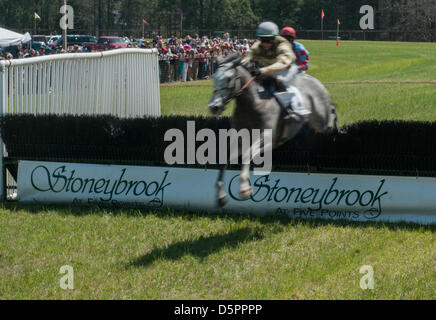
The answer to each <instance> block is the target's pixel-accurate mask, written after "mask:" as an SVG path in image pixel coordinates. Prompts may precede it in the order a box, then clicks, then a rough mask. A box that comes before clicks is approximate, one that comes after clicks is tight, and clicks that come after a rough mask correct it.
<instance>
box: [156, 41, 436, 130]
mask: <svg viewBox="0 0 436 320" xmlns="http://www.w3.org/2000/svg"><path fill="white" fill-rule="evenodd" d="M302 43H303V44H304V45H305V46H306V48H307V49H308V50H309V51H310V70H309V73H310V74H312V75H314V76H315V77H317V78H318V79H320V80H321V81H322V82H324V83H327V84H326V88H327V89H328V91H329V92H330V95H331V98H332V101H333V102H334V103H335V104H336V105H337V109H338V116H339V123H340V125H345V124H349V123H351V122H356V121H359V120H370V119H378V120H391V119H402V120H423V121H436V85H434V84H433V85H429V84H427V85H421V84H360V85H359V84H357V85H356V84H340V83H341V82H365V81H388V82H390V81H394V82H410V81H413V82H418V81H424V82H428V81H436V54H435V52H436V43H403V42H398V43H397V42H342V43H341V46H340V47H339V48H338V47H336V45H335V43H334V42H332V41H324V42H322V41H302ZM332 82H335V83H337V82H339V84H328V83H332ZM212 90H213V89H212V81H195V82H187V83H178V84H171V85H168V84H165V85H163V86H162V88H161V105H162V112H163V114H187V115H209V113H208V110H207V102H208V100H209V99H210V97H211V94H212ZM233 107H234V103H232V104H230V105H229V106H228V107H227V110H226V112H225V114H224V115H227V116H229V115H231V112H232V109H233Z"/></svg>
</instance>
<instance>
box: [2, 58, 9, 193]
mask: <svg viewBox="0 0 436 320" xmlns="http://www.w3.org/2000/svg"><path fill="white" fill-rule="evenodd" d="M6 86H7V79H6V66H5V62H2V61H0V117H2V116H3V114H4V110H6V106H7V101H8V100H7V99H8V94H7V91H6ZM3 150H4V144H3V139H2V138H1V137H0V201H4V200H6V189H5V185H6V183H5V179H6V171H5V170H6V169H5V164H4V152H3Z"/></svg>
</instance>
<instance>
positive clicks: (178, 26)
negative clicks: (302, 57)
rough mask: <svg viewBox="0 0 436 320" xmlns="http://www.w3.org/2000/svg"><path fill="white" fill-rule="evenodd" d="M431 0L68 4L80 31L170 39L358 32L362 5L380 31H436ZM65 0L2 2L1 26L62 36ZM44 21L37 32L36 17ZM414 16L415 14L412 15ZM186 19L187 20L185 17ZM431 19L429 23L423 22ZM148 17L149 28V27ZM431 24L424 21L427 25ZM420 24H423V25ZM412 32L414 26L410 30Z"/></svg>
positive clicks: (102, 0)
mask: <svg viewBox="0 0 436 320" xmlns="http://www.w3.org/2000/svg"><path fill="white" fill-rule="evenodd" d="M433 1H434V0H431V1H427V0H406V1H403V0H402V1H400V0H68V4H69V5H71V6H72V7H73V8H74V31H73V32H74V33H90V34H94V35H101V34H103V33H106V34H109V33H119V34H120V35H121V33H123V34H125V35H129V34H132V35H136V36H138V35H140V34H141V33H142V30H143V28H144V30H145V31H147V32H149V31H150V30H152V31H153V32H155V33H162V34H165V35H169V34H170V33H174V34H181V33H183V31H188V30H189V31H194V32H198V33H202V31H203V33H205V31H206V30H207V31H209V32H210V31H212V30H223V31H225V30H254V29H255V28H256V26H257V24H258V23H259V22H261V21H265V20H271V21H274V22H276V23H277V24H278V25H279V26H285V25H291V26H294V27H295V28H296V29H297V30H319V29H320V25H321V10H322V9H323V10H324V12H325V19H324V28H325V29H335V28H336V24H337V19H340V22H341V29H344V30H347V29H348V30H358V29H360V27H359V21H360V18H361V17H362V14H360V13H359V9H360V7H361V6H362V5H371V6H373V7H374V9H375V12H376V16H375V22H376V29H379V28H381V27H382V28H383V29H394V30H396V29H398V30H404V29H405V28H407V27H408V26H409V27H413V28H417V27H419V28H420V29H425V30H426V31H427V32H429V31H430V32H434V31H436V30H435V17H434V16H433V17H432V14H433V12H432V10H429V8H427V7H426V6H427V5H426V3H428V6H432V4H431V3H432V2H433ZM62 4H63V0H0V26H2V27H6V28H9V29H13V30H17V31H36V32H41V33H60V27H59V19H60V17H61V14H60V13H59V9H60V7H61V5H62ZM35 12H36V13H37V14H38V15H39V17H40V18H41V19H38V20H37V21H36V22H37V23H36V30H33V29H34V19H35V18H34V13H35ZM409 12H410V13H411V14H410V15H409V14H408V13H409ZM182 17H183V19H181V18H182ZM423 17H425V19H424V18H423ZM143 19H145V21H146V24H143ZM423 21H424V22H425V23H422V22H423ZM418 22H419V23H418ZM408 30H409V31H410V28H409V29H408Z"/></svg>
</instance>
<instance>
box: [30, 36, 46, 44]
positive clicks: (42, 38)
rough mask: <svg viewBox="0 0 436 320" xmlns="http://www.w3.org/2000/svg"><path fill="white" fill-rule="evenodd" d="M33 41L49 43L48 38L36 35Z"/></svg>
mask: <svg viewBox="0 0 436 320" xmlns="http://www.w3.org/2000/svg"><path fill="white" fill-rule="evenodd" d="M32 41H36V42H44V43H47V38H46V36H42V35H34V36H32Z"/></svg>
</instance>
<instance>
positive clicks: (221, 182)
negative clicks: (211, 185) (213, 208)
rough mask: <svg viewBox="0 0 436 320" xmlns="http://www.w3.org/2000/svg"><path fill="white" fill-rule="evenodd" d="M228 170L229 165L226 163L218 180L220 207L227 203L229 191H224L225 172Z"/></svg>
mask: <svg viewBox="0 0 436 320" xmlns="http://www.w3.org/2000/svg"><path fill="white" fill-rule="evenodd" d="M226 170H227V165H226V164H225V165H223V166H222V167H221V168H220V172H219V175H218V181H217V183H216V186H217V191H218V194H217V200H218V206H219V207H220V208H223V207H224V206H225V205H226V204H227V193H225V191H224V173H225V172H226Z"/></svg>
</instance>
